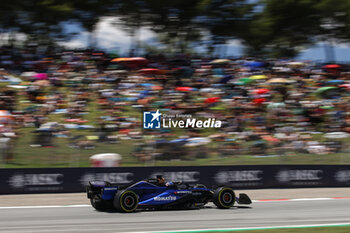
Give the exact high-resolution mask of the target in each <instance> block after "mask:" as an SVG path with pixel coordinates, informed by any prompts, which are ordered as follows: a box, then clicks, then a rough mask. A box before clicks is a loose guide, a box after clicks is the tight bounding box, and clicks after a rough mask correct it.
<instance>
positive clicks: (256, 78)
mask: <svg viewBox="0 0 350 233" xmlns="http://www.w3.org/2000/svg"><path fill="white" fill-rule="evenodd" d="M249 78H250V79H252V80H261V79H267V76H266V75H261V74H260V75H253V76H250V77H249Z"/></svg>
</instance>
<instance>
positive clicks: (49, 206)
mask: <svg viewBox="0 0 350 233" xmlns="http://www.w3.org/2000/svg"><path fill="white" fill-rule="evenodd" d="M89 206H91V205H37V206H36V205H34V206H2V207H0V210H6V209H43V208H66V207H70V208H75V207H89Z"/></svg>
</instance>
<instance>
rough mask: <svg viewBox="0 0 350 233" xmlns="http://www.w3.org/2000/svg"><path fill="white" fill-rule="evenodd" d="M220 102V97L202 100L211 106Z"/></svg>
mask: <svg viewBox="0 0 350 233" xmlns="http://www.w3.org/2000/svg"><path fill="white" fill-rule="evenodd" d="M219 100H220V97H210V98H207V99H205V100H204V103H206V104H212V103H216V102H218V101H219Z"/></svg>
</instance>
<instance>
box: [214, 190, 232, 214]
mask: <svg viewBox="0 0 350 233" xmlns="http://www.w3.org/2000/svg"><path fill="white" fill-rule="evenodd" d="M235 201H236V195H235V192H234V191H233V189H232V188H230V187H221V188H218V189H216V190H215V192H214V196H213V202H214V204H215V205H216V206H217V207H218V208H219V209H229V208H231V207H232V206H233V205H234V204H235Z"/></svg>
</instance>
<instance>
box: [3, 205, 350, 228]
mask: <svg viewBox="0 0 350 233" xmlns="http://www.w3.org/2000/svg"><path fill="white" fill-rule="evenodd" d="M349 222H350V199H338V200H322V199H319V200H305V201H303V200H297V201H267V202H254V203H253V204H252V205H251V207H236V208H232V209H228V210H220V209H216V208H215V207H214V206H209V207H207V208H205V209H200V210H185V211H142V212H136V213H131V214H121V213H104V212H97V211H95V210H94V209H93V208H92V207H88V206H81V207H33V208H31V207H27V208H22V207H21V208H6V207H5V208H2V209H0V232H8V233H11V232H84V233H86V232H147V231H171V230H190V229H215V228H240V227H265V226H266V227H271V226H286V225H287V226H294V225H313V224H345V223H349Z"/></svg>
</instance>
